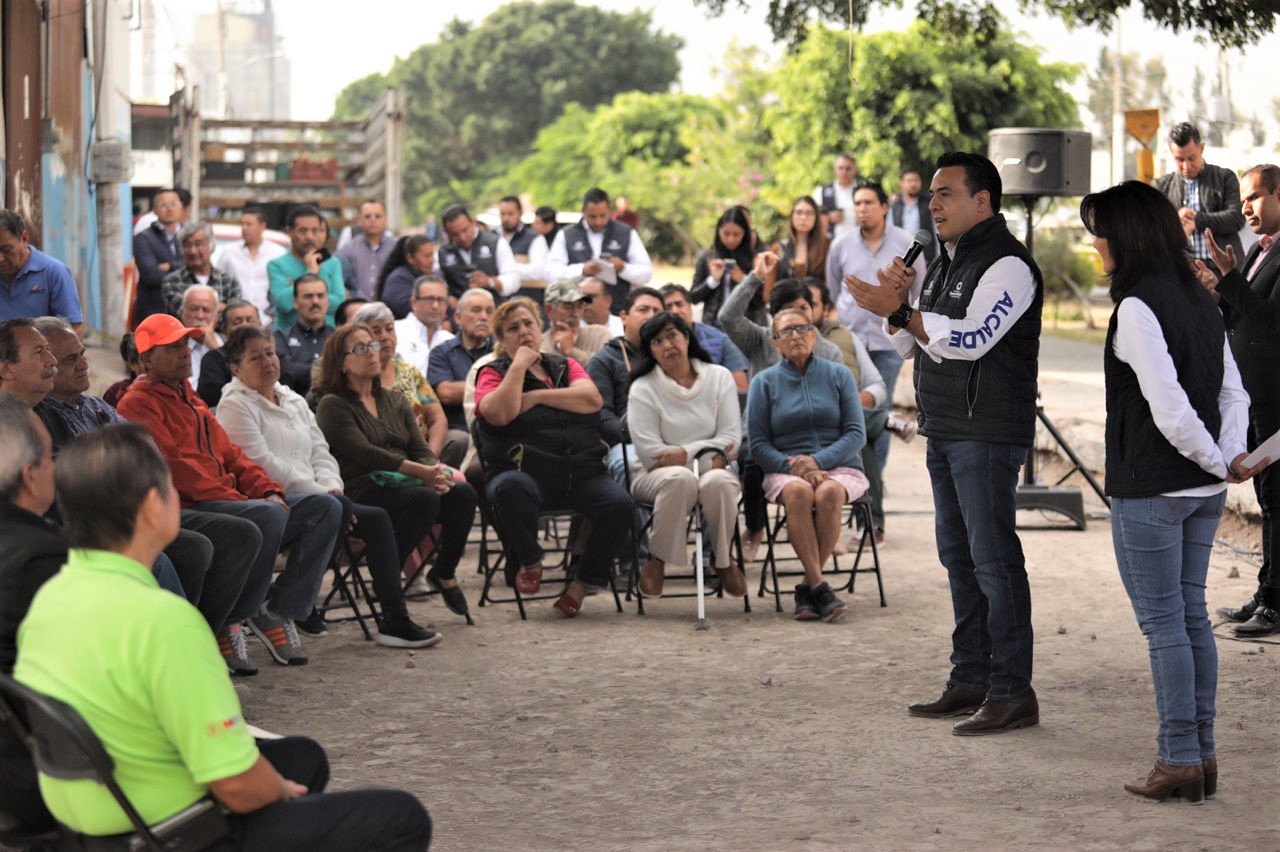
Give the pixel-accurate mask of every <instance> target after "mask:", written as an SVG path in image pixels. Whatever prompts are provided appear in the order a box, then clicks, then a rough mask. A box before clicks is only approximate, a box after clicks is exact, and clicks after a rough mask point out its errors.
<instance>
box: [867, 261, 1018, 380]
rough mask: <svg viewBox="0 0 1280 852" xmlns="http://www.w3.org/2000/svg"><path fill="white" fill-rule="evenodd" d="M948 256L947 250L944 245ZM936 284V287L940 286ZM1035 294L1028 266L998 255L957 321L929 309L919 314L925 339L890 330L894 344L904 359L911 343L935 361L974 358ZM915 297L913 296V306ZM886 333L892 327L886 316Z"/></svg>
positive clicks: (993, 342) (984, 351) (1002, 332)
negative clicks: (927, 339)
mask: <svg viewBox="0 0 1280 852" xmlns="http://www.w3.org/2000/svg"><path fill="white" fill-rule="evenodd" d="M944 250H945V251H947V252H948V254H950V252H951V251H952V249H950V248H946V247H944ZM939 286H941V285H939ZM1035 297H1036V282H1035V278H1034V277H1032V275H1031V267H1029V266H1027V264H1026V263H1024V262H1023V261H1022V260H1021V259H1020V258H1017V257H1014V256H1012V255H1010V256H1008V257H1002V258H1000V259H999V260H997V261H996V262H995V263H993V264H991V266H989V267H988V268H987V271H986V272H984V273H983V274H982V277H981V278H979V279H978V286H977V288H976V289H975V290H974V291H973V298H972V299H970V300H969V308H968V310H966V311H965V315H964V317H962V318H961V319H951V318H950V317H945V316H943V315H942V314H935V313H931V312H929V311H921V312H920V321H921V322H922V323H924V331H925V334H926V335H928V337H929V342H928V343H924V342H922V341H919V340H916V338H915V336H914V335H912V334H911V332H909V331H907V330H906V329H898V331H897V332H895V333H894V334H892V336H891V337H890V340H892V341H893V348H894V349H896V350H898V354H899V355H901V356H902V357H904V358H909V357H911V355H912V353H913V351H914V350H915V348H916V346H919V347H920V349H922V350H923V351H924V353H925V354H926V355H928V356H929V357H930V358H932V359H933V360H934V361H935V362H936V363H941V362H942V359H943V358H950V359H952V360H956V361H977V360H978V359H979V358H981V357H982V356H983V355H986V354H987V353H988V352H990V351H991V348H992V347H993V346H995V345H996V344H997V343H998V342H1000V338H1002V337H1004V335H1005V332H1007V331H1008V330H1009V329H1010V328H1012V327H1013V324H1014V323H1016V322H1017V321H1018V319H1019V318H1020V317H1021V316H1022V315H1023V314H1025V313H1026V312H1027V308H1029V307H1031V303H1032V302H1034V301H1035ZM919 304H920V300H919V299H916V305H917V306H918V305H919ZM884 328H885V331H886V332H888V331H891V329H890V328H889V322H888V320H886V321H885V323H884Z"/></svg>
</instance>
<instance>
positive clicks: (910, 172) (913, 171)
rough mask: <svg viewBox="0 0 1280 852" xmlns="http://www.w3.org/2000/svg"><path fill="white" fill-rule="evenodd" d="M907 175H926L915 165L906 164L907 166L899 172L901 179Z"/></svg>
mask: <svg viewBox="0 0 1280 852" xmlns="http://www.w3.org/2000/svg"><path fill="white" fill-rule="evenodd" d="M907 175H916V176H917V177H924V175H922V174H920V170H919V169H917V168H916V167H915V166H906V167H905V168H903V169H902V171H900V172H898V179H899V180H901V179H902V178H904V177H906V176H907Z"/></svg>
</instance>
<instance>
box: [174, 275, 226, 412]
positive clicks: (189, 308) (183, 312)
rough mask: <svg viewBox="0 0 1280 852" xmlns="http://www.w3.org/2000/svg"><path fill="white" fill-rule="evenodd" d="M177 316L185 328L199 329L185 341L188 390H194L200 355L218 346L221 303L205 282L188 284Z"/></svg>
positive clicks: (198, 381) (200, 365) (216, 294)
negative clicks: (189, 373)
mask: <svg viewBox="0 0 1280 852" xmlns="http://www.w3.org/2000/svg"><path fill="white" fill-rule="evenodd" d="M178 319H180V320H182V324H183V325H185V326H186V327H187V328H198V329H200V331H201V332H202V333H201V334H200V335H199V336H198V337H192V338H191V340H189V341H188V342H187V345H188V346H189V347H190V348H191V389H192V390H195V389H196V388H197V387H199V386H200V368H201V367H202V366H204V356H205V355H208V354H209V353H210V352H212V351H214V350H215V349H219V348H221V346H222V335H220V334H218V326H219V325H220V324H221V320H222V304H221V303H220V302H219V301H218V293H217V291H216V290H214V289H213V288H212V287H210V286H208V285H206V284H192V285H191V286H190V287H188V288H187V289H186V290H185V291H184V292H183V294H182V307H181V309H180V310H179V311H178Z"/></svg>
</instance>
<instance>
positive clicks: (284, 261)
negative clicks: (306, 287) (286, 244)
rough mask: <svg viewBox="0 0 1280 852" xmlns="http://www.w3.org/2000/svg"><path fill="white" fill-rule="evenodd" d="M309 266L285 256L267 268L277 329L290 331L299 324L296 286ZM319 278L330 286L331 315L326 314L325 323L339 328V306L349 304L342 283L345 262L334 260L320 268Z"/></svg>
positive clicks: (326, 262) (287, 255)
mask: <svg viewBox="0 0 1280 852" xmlns="http://www.w3.org/2000/svg"><path fill="white" fill-rule="evenodd" d="M306 271H307V265H306V264H305V263H303V262H302V261H300V260H298V257H297V255H295V254H294V253H293V252H289V253H287V254H282V255H280V256H279V257H277V258H276V259H275V260H272V261H270V262H269V263H268V264H267V289H268V290H269V291H270V293H271V302H272V304H273V305H274V306H275V309H276V328H278V329H280V330H281V331H288V330H289V329H291V328H293V324H294V323H295V322H297V321H298V312H297V311H295V310H294V309H293V282H294V281H296V280H297V279H299V278H301V277H302V276H303V275H304V274H306ZM319 275H320V277H321V278H323V279H324V283H325V284H327V285H328V286H329V312H328V313H327V314H325V317H324V319H325V322H327V323H328V324H329V325H337V322H335V321H334V316H335V315H336V313H337V311H338V305H341V304H342V303H343V302H345V301H346V300H347V285H346V282H344V281H343V280H342V261H340V260H338V258H337V256H336V255H335V256H333V257H331V258H329V259H328V260H326V261H325V262H324V263H322V264H320V272H319Z"/></svg>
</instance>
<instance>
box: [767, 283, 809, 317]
mask: <svg viewBox="0 0 1280 852" xmlns="http://www.w3.org/2000/svg"><path fill="white" fill-rule="evenodd" d="M796 299H804V301H805V304H807V305H808V306H809V307H813V294H812V293H810V292H809V288H808V287H807V286H805V285H804V283H802V282H800V281H797V280H796V279H794V278H783V279H782V280H781V281H779V282H778V283H777V284H774V285H773V289H772V290H771V291H769V313H770V314H776V313H777V312H778V311H780V310H782V306H783V305H789V304H791V303H792V302H794V301H795V300H796Z"/></svg>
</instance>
